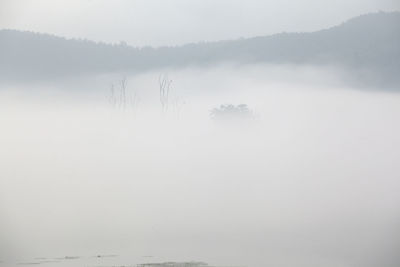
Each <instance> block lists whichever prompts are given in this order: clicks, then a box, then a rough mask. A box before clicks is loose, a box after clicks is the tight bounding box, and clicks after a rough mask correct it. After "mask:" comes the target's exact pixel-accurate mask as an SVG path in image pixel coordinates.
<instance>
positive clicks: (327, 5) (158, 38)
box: [0, 0, 400, 46]
mask: <svg viewBox="0 0 400 267" xmlns="http://www.w3.org/2000/svg"><path fill="white" fill-rule="evenodd" d="M399 9H400V4H399V1H398V0H335V1H332V0H296V1H294V0H280V1H276V0H274V1H273V0H263V1H262V0H246V1H244V0H0V28H11V29H20V30H31V31H36V32H45V33H52V34H56V35H61V36H65V37H71V38H72V37H73V38H87V39H91V40H96V41H105V42H120V41H126V42H128V43H129V44H132V45H136V46H143V45H154V46H159V45H175V44H182V43H187V42H197V41H214V40H221V39H234V38H240V37H250V36H256V35H265V34H272V33H276V32H282V31H313V30H318V29H321V28H326V27H330V26H333V25H336V24H339V23H341V22H342V21H344V20H346V19H348V18H351V17H353V16H357V15H361V14H365V13H369V12H376V11H379V10H383V11H393V10H399Z"/></svg>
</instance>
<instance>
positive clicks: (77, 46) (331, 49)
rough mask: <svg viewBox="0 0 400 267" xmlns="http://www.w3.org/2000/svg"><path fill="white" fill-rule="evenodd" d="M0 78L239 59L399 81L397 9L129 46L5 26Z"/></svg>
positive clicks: (1, 32)
mask: <svg viewBox="0 0 400 267" xmlns="http://www.w3.org/2000/svg"><path fill="white" fill-rule="evenodd" d="M0 59H2V60H1V61H0V79H7V78H11V79H20V78H22V79H30V78H33V79H45V78H46V76H47V77H60V76H61V77H63V76H73V75H84V74H96V73H107V72H118V71H128V72H142V71H148V70H155V69H161V68H170V67H173V68H181V67H188V66H210V65H214V64H220V63H224V62H235V63H239V64H254V63H269V64H317V65H321V64H323V65H340V66H345V67H346V68H353V69H368V70H370V71H371V72H373V73H376V74H377V76H380V77H379V79H381V80H382V81H387V82H389V83H395V84H397V83H398V84H400V78H399V77H397V76H399V75H396V73H397V71H398V70H399V69H400V12H398V11H395V12H378V13H370V14H365V15H360V16H357V17H354V18H352V19H350V20H347V21H345V22H343V23H341V24H339V25H336V26H333V27H330V28H327V29H323V30H319V31H314V32H297V33H296V32H292V33H286V32H283V33H277V34H273V35H266V36H256V37H251V38H241V39H235V40H223V41H215V42H198V43H189V44H184V45H181V46H163V47H157V48H154V47H150V46H146V47H140V48H138V47H132V46H128V45H127V44H125V43H120V44H118V45H116V44H107V43H104V42H94V41H89V40H82V39H67V38H63V37H58V36H54V35H49V34H41V33H34V32H29V31H16V30H0Z"/></svg>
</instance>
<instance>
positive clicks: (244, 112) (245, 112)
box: [210, 104, 254, 120]
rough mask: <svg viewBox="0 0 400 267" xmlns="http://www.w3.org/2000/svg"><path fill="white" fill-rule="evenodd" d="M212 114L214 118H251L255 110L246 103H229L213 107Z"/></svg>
mask: <svg viewBox="0 0 400 267" xmlns="http://www.w3.org/2000/svg"><path fill="white" fill-rule="evenodd" d="M210 116H211V118H212V119H214V120H251V119H253V118H254V112H253V111H252V110H251V109H249V107H248V106H247V105H246V104H240V105H236V106H235V105H232V104H228V105H221V106H220V107H218V108H214V109H212V110H211V114H210Z"/></svg>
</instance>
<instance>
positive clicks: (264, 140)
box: [0, 65, 400, 267]
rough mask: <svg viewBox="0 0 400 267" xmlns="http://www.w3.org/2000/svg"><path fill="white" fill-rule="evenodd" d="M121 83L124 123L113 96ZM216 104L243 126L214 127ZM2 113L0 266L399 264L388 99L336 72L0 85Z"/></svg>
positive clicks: (399, 154) (228, 70) (397, 152)
mask: <svg viewBox="0 0 400 267" xmlns="http://www.w3.org/2000/svg"><path fill="white" fill-rule="evenodd" d="M164 75H168V80H171V81H172V83H171V87H170V94H169V100H168V101H169V105H168V109H166V111H165V112H162V109H161V108H162V107H161V104H160V95H159V78H160V76H161V77H165V76H164ZM123 79H126V98H125V99H129V101H127V102H126V105H125V108H123V105H122V106H121V105H120V104H121V102H120V98H118V99H117V100H115V101H117V104H115V103H114V104H113V97H112V91H111V88H114V90H115V91H114V93H115V94H116V95H117V96H119V93H120V91H119V90H120V88H121V85H120V83H121V81H122V80H123ZM113 85H114V87H112V86H113ZM83 89H85V90H83ZM222 104H234V105H238V104H247V105H248V107H249V108H250V109H251V111H252V114H253V116H252V118H251V119H249V120H246V121H235V120H233V121H228V122H225V121H218V120H215V119H212V118H211V117H210V112H211V110H212V109H213V108H218V107H219V106H220V105H222ZM0 114H1V115H0V124H1V131H0V147H1V150H0V177H1V179H0V216H1V217H0V218H1V219H0V236H1V238H0V240H1V241H0V242H1V243H0V247H1V251H2V253H1V254H0V256H1V258H0V262H2V263H0V264H3V265H4V266H13V265H14V264H18V263H19V264H21V263H26V264H27V263H41V265H44V266H71V267H75V266H117V265H118V266H133V265H134V264H138V263H142V262H162V261H190V260H197V261H205V262H208V263H209V264H211V265H217V266H249V267H250V266H254V267H255V266H282V267H283V266H285V267H286V266H308V267H312V266H327V267H329V266H335V267H337V266H340V267H347V266H371V267H372V266H382V267H383V266H388V267H389V266H393V267H394V266H398V264H399V263H400V259H399V257H398V254H397V252H398V250H399V248H400V245H399V242H400V237H399V223H400V214H399V203H400V196H399V194H398V192H399V189H400V182H399V180H398V178H399V177H400V139H399V136H400V127H399V125H398V123H396V122H397V120H398V117H399V115H400V95H399V94H398V93H390V92H384V93H382V92H380V91H379V90H362V89H360V88H359V87H353V85H351V84H350V83H348V82H347V78H346V74H345V73H342V72H340V71H338V70H334V69H329V68H315V67H311V66H301V67H300V66H290V65H280V66H272V65H254V66H240V67H238V66H220V67H214V68H207V69H204V68H192V69H181V70H171V69H169V70H160V71H157V72H147V73H143V74H140V75H135V76H130V75H125V74H124V73H116V74H109V75H102V76H95V77H85V78H82V79H80V80H78V79H75V80H59V81H56V82H55V81H53V82H47V83H44V82H43V83H39V82H38V83H30V84H23V83H20V84H15V83H14V84H2V85H1V90H0ZM96 255H114V256H113V257H104V258H102V257H100V258H98V257H95V256H96ZM66 256H70V257H79V258H76V259H75V258H71V259H69V260H66V259H65V257H66ZM44 258H45V259H44ZM46 260H47V261H50V262H47V263H46V262H45V261H46ZM51 261H58V262H51Z"/></svg>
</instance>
